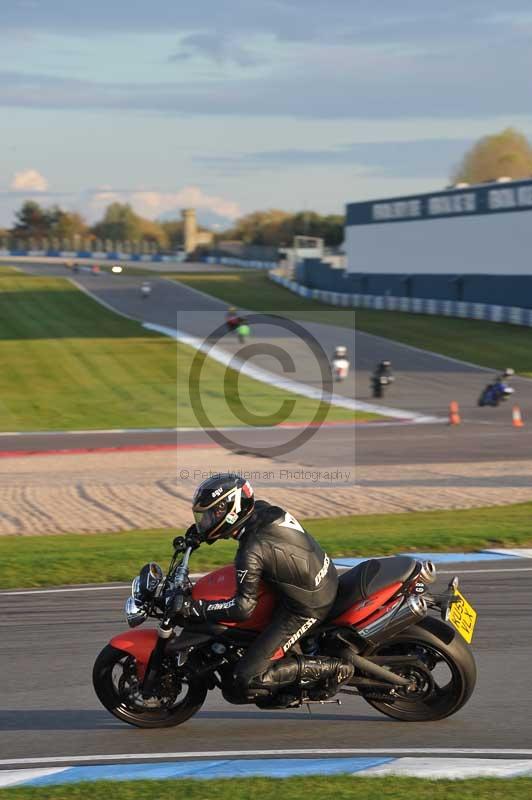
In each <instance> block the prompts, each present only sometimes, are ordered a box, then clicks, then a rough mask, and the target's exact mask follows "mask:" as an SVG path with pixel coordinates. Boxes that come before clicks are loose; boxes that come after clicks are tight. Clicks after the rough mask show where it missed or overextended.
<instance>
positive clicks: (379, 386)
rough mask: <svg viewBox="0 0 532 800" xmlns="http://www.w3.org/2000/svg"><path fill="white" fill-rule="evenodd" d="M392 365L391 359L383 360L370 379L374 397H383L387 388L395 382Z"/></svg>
mask: <svg viewBox="0 0 532 800" xmlns="http://www.w3.org/2000/svg"><path fill="white" fill-rule="evenodd" d="M391 366H392V364H391V361H381V362H380V363H379V364H378V365H377V368H376V369H375V372H374V373H373V375H372V376H371V380H370V384H371V393H372V395H373V397H382V396H383V394H384V390H385V388H386V387H387V386H390V385H391V384H392V383H393V381H394V377H393V375H392V371H391Z"/></svg>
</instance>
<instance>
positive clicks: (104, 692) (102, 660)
mask: <svg viewBox="0 0 532 800" xmlns="http://www.w3.org/2000/svg"><path fill="white" fill-rule="evenodd" d="M92 682H93V686H94V690H95V692H96V694H97V696H98V699H99V700H100V702H101V703H102V705H103V706H105V708H106V709H107V710H108V711H110V712H111V714H113V715H114V716H115V717H117V718H118V719H120V720H122V722H127V723H128V724H129V725H135V726H136V727H137V728H170V727H172V726H174V725H181V723H183V722H186V721H187V719H190V717H193V716H194V714H196V712H197V711H199V709H200V708H201V706H202V705H203V703H204V701H205V698H206V696H207V687H206V686H205V684H204V683H203V682H201V681H199V680H197V679H194V676H193V675H191V674H185V673H183V674H180V675H177V674H176V672H175V670H172V669H170V668H168V669H167V670H166V672H163V675H162V677H161V680H160V686H159V689H158V692H157V697H154V698H149V699H148V700H145V699H144V698H143V697H142V692H141V689H140V685H139V682H138V678H137V669H136V659H135V657H134V656H132V655H130V654H129V653H125V652H124V651H123V650H118V649H117V648H116V647H113V646H112V645H107V647H104V649H103V650H102V652H101V653H100V655H99V656H98V658H97V659H96V661H95V663H94V668H93V671H92Z"/></svg>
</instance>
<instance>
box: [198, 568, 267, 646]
mask: <svg viewBox="0 0 532 800" xmlns="http://www.w3.org/2000/svg"><path fill="white" fill-rule="evenodd" d="M236 593H237V583H236V569H235V568H234V566H233V565H230V566H227V567H221V568H220V569H216V570H214V572H209V574H208V575H205V576H204V577H203V578H200V579H199V581H197V583H196V584H195V585H194V587H193V589H192V597H193V598H194V600H207V601H209V602H216V601H217V600H230V599H231V597H234V596H235V594H236ZM275 604H276V596H275V593H274V592H273V591H272V590H271V589H270V587H269V586H268V585H267V584H266V583H264V582H263V581H261V582H260V589H259V599H258V603H257V605H256V607H255V610H254V612H253V614H252V615H251V616H250V617H248V619H246V620H243V621H242V622H223V623H220V624H222V625H230V626H231V627H235V628H244V629H245V630H251V631H261V630H263V628H265V627H266V626H267V625H268V624H269V623H270V621H271V618H272V615H273V610H274V608H275Z"/></svg>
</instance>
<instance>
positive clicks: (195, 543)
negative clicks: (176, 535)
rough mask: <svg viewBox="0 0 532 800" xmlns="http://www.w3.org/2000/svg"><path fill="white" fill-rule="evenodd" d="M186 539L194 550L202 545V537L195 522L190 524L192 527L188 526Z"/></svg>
mask: <svg viewBox="0 0 532 800" xmlns="http://www.w3.org/2000/svg"><path fill="white" fill-rule="evenodd" d="M185 541H186V543H187V545H188V546H189V547H191V548H192V549H193V550H197V549H198V547H199V546H200V544H201V538H200V535H199V533H198V529H197V528H196V525H195V524H193V525H190V527H189V528H187V531H186V533H185Z"/></svg>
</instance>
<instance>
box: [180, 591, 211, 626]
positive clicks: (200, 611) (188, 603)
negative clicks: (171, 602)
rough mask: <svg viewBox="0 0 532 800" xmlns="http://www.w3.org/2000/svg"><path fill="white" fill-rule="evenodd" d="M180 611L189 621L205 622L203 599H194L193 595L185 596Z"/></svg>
mask: <svg viewBox="0 0 532 800" xmlns="http://www.w3.org/2000/svg"><path fill="white" fill-rule="evenodd" d="M179 613H180V615H181V617H182V618H183V619H186V620H187V621H188V622H205V619H206V615H205V603H204V601H203V600H192V598H191V597H185V599H184V600H183V605H182V607H181V611H180V612H179Z"/></svg>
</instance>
